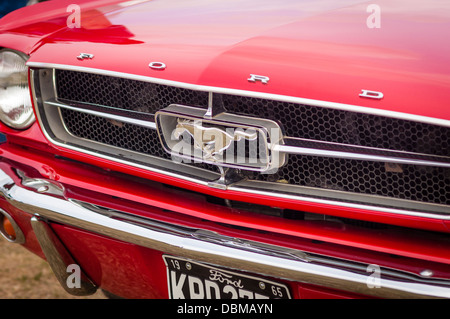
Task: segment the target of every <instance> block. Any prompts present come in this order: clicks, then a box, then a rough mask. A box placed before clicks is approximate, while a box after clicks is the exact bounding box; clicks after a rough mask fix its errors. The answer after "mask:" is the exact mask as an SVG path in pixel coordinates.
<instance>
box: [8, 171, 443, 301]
mask: <svg viewBox="0 0 450 319" xmlns="http://www.w3.org/2000/svg"><path fill="white" fill-rule="evenodd" d="M19 175H20V177H21V179H22V182H21V185H18V184H16V183H15V182H14V180H13V179H12V178H11V177H10V176H9V175H8V173H6V172H5V171H3V170H1V169H0V194H1V195H2V196H3V197H4V198H5V199H6V200H7V201H8V202H9V203H10V204H11V205H13V206H14V207H16V208H18V209H20V210H22V211H24V212H26V213H29V214H30V215H31V216H30V218H31V224H32V226H33V229H34V231H35V233H36V236H37V238H38V240H39V242H40V244H41V247H42V249H43V251H44V253H45V254H46V257H47V260H48V262H49V263H50V265H51V266H52V268H53V270H54V272H55V275H56V276H57V277H58V279H59V280H60V282H61V284H62V286H63V287H64V288H65V289H66V290H67V287H65V279H66V277H65V276H67V272H66V266H67V265H68V264H70V263H73V261H72V260H71V259H70V253H69V252H67V251H65V249H64V248H63V245H60V243H59V240H58V238H57V237H56V236H55V234H54V233H53V232H52V230H51V227H49V226H48V224H47V222H49V221H54V222H58V223H62V224H65V225H70V226H73V227H76V228H80V229H84V230H86V231H89V232H93V233H97V234H100V235H104V236H107V237H110V238H114V239H117V240H121V241H124V242H127V243H132V244H136V245H139V246H143V247H148V248H151V249H155V250H158V251H161V252H164V253H167V254H173V255H176V256H180V257H185V258H190V259H193V260H196V261H199V262H204V263H210V264H214V265H218V266H221V267H228V268H234V269H238V270H240V271H248V272H252V273H257V274H261V275H267V276H272V277H276V278H281V279H286V280H290V281H294V282H303V283H309V284H314V285H319V286H324V287H328V288H334V289H339V290H343V291H348V292H353V293H358V294H364V295H368V296H374V297H382V298H435V297H437V298H450V282H449V281H447V280H439V279H433V278H424V277H420V276H417V275H414V274H410V273H405V272H402V271H398V270H392V269H381V277H380V278H379V280H378V281H376V282H375V283H376V285H374V282H373V281H371V280H372V279H373V277H372V276H371V275H372V273H371V272H368V266H369V265H367V264H362V263H356V262H349V261H344V260H339V259H334V258H330V257H327V256H320V255H315V254H310V253H306V252H303V251H298V250H293V249H289V248H285V247H280V246H274V245H268V244H264V243H259V242H255V241H249V240H245V239H238V238H232V237H228V236H223V235H220V234H218V233H215V232H211V231H206V230H201V229H195V228H188V227H183V226H179V225H172V224H167V223H163V222H160V221H156V220H151V219H147V218H142V217H138V216H135V215H131V214H127V213H125V212H119V211H115V210H111V209H108V208H105V207H99V206H96V205H93V204H90V203H86V202H80V201H76V200H73V199H68V198H66V197H65V196H64V188H63V186H62V185H59V184H57V183H55V182H53V181H49V180H45V179H30V178H27V177H26V176H24V175H23V174H19ZM24 186H26V188H25V187H24ZM61 269H63V270H64V271H61ZM83 282H84V286H83V289H81V290H73V289H72V290H68V291H69V292H71V293H74V294H78V295H80V294H90V293H92V292H94V291H95V286H94V285H93V284H92V283H91V282H90V281H89V279H86V280H84V281H83Z"/></svg>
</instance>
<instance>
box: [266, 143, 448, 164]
mask: <svg viewBox="0 0 450 319" xmlns="http://www.w3.org/2000/svg"><path fill="white" fill-rule="evenodd" d="M295 140H296V138H291V137H286V138H285V140H284V142H285V143H286V144H285V145H281V144H276V145H273V146H271V150H273V151H276V152H280V153H287V154H297V155H310V156H321V157H333V158H343V159H353V160H363V161H374V162H386V163H398V164H408V165H425V166H437V167H450V159H448V158H444V157H437V156H431V155H421V154H416V153H407V152H397V151H393V150H377V149H370V150H369V148H365V147H358V146H353V145H345V144H341V145H338V144H334V146H333V147H330V146H331V145H332V143H326V142H321V141H312V140H311V141H309V142H310V143H314V144H316V146H319V145H320V146H321V147H323V146H329V147H328V148H329V149H325V148H322V149H321V148H310V147H300V146H295V145H289V142H290V141H295ZM339 147H340V148H345V147H347V148H349V149H352V151H349V152H346V151H340V150H338V148H339ZM370 151H371V152H373V153H382V152H384V153H386V154H392V156H389V155H375V154H370ZM405 155H409V156H411V158H408V157H402V156H405ZM414 157H415V158H414ZM420 157H422V158H430V160H426V159H420ZM431 158H433V159H435V160H431ZM438 158H439V159H443V160H444V159H446V160H447V162H445V161H439V160H437V159H438Z"/></svg>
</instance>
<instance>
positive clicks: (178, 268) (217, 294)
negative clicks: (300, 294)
mask: <svg viewBox="0 0 450 319" xmlns="http://www.w3.org/2000/svg"><path fill="white" fill-rule="evenodd" d="M163 259H164V262H165V264H166V267H167V283H168V288H169V296H170V298H171V299H290V298H291V295H290V293H289V289H288V287H287V286H286V285H284V284H282V283H278V282H274V281H271V280H267V279H264V278H258V277H254V276H248V275H244V274H240V273H236V272H232V271H229V270H224V269H219V268H216V267H211V266H208V265H205V264H201V263H198V262H194V261H191V260H188V259H184V258H179V257H173V256H168V255H164V256H163Z"/></svg>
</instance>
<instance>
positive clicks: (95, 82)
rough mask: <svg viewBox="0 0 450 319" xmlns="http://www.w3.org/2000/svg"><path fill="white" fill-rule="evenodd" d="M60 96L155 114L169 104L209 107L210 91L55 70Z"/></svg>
mask: <svg viewBox="0 0 450 319" xmlns="http://www.w3.org/2000/svg"><path fill="white" fill-rule="evenodd" d="M56 86H57V90H58V97H60V98H63V99H67V100H71V101H77V102H83V103H92V104H98V105H104V106H110V107H115V108H119V109H125V110H131V111H137V112H145V113H152V114H154V113H155V112H156V111H158V110H160V109H162V108H164V107H167V106H169V105H170V104H183V105H192V106H199V107H202V106H205V107H206V106H207V105H208V93H207V92H200V91H193V90H187V89H181V88H176V87H171V86H166V85H160V84H153V83H148V82H141V81H136V80H127V79H122V78H116V77H111V76H104V75H97V74H90V73H83V72H75V71H65V70H64V71H63V70H56Z"/></svg>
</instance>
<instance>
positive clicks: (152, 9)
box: [16, 0, 450, 120]
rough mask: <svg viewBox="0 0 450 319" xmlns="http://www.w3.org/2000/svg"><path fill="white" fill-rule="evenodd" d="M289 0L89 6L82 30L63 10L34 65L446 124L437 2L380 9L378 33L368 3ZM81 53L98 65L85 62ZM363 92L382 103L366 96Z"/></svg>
mask: <svg viewBox="0 0 450 319" xmlns="http://www.w3.org/2000/svg"><path fill="white" fill-rule="evenodd" d="M285 2H286V3H287V6H281V5H280V4H279V3H278V2H277V3H276V4H274V3H273V1H260V2H258V8H256V9H255V8H253V7H251V2H248V1H239V2H236V1H229V2H227V3H226V4H225V5H224V4H223V3H222V2H220V1H198V2H195V4H192V3H190V2H186V1H175V0H174V1H169V2H166V1H148V2H142V3H138V4H136V5H132V6H129V7H123V8H120V7H119V5H115V6H106V7H104V8H100V9H96V10H95V11H92V10H90V9H89V8H86V10H85V11H82V12H83V14H84V15H85V18H83V15H82V27H81V28H79V29H76V28H74V29H70V28H65V27H64V25H65V23H66V19H64V18H63V17H66V16H67V14H66V13H64V12H63V13H61V15H62V17H60V18H53V20H51V21H52V22H53V23H55V24H57V25H58V26H59V27H61V29H59V30H56V31H55V30H54V29H58V28H56V27H53V28H54V29H52V27H51V28H49V30H52V31H54V32H52V33H51V34H49V35H48V36H47V37H42V38H41V39H40V41H39V50H34V52H33V54H32V55H31V59H30V61H33V62H49V63H55V64H62V65H73V66H79V67H88V68H93V69H100V70H110V71H116V72H123V73H131V74H136V75H143V76H148V77H158V78H162V79H167V80H172V81H178V82H183V83H189V84H195V85H206V86H212V87H221V88H233V89H240V90H250V91H258V92H266V93H272V94H281V95H286V96H294V97H301V98H307V99H314V100H322V101H330V102H337V103H343V104H349V105H357V106H362V107H364V108H374V109H379V110H387V111H394V112H400V113H409V114H415V115H421V116H426V117H431V118H437V119H444V120H450V114H449V111H448V107H447V105H446V103H445V102H444V101H447V100H449V97H450V93H449V92H450V90H449V88H450V79H449V78H448V76H447V74H448V73H449V71H450V70H449V68H450V67H449V65H450V64H449V63H448V56H449V53H450V46H449V45H448V44H447V43H446V42H445V41H442V39H446V38H448V37H449V32H450V31H449V30H450V25H449V22H448V21H450V19H449V17H448V16H446V13H445V12H449V11H448V10H445V6H446V5H445V4H443V3H442V2H441V1H430V2H427V4H426V5H425V4H421V3H420V2H419V1H414V3H412V2H410V3H408V5H407V6H406V5H399V4H392V3H391V2H389V1H382V2H380V3H378V5H379V6H380V7H382V8H383V12H382V23H383V24H382V27H381V28H379V29H371V28H369V27H368V26H367V25H366V20H367V19H368V17H369V15H370V14H369V13H368V12H367V11H366V9H367V6H368V3H367V2H366V1H344V2H342V1H340V2H339V4H338V5H336V4H332V3H330V2H326V3H324V2H318V1H307V2H305V1H302V2H298V1H285ZM55 5H56V4H55ZM443 6H444V9H442V7H443ZM60 8H62V9H64V8H65V7H64V6H62V7H60ZM118 8H120V9H118ZM279 8H283V9H279ZM250 9H251V14H249V10H250ZM54 11H55V12H56V11H57V9H56V8H55V9H54ZM406 13H407V14H406ZM436 16H437V18H435V17H436ZM38 17H41V16H40V15H38ZM431 17H433V18H431ZM36 23H37V25H36V28H38V27H39V26H40V24H45V23H47V22H45V21H43V20H40V22H36ZM21 30H22V29H20V28H16V31H17V32H18V33H19V34H20V33H22V34H23V33H26V30H27V28H25V29H23V30H22V31H21ZM44 30H45V28H44ZM411 35H414V36H411ZM81 51H82V52H85V51H86V52H91V53H92V54H94V55H95V56H96V58H95V59H92V60H89V61H79V60H77V59H76V56H77V55H78V54H79V52H81ZM111 52H114V54H111ZM180 56H182V57H183V58H182V59H180ZM249 57H250V58H249ZM152 61H163V62H164V63H166V65H167V66H168V67H167V69H166V70H165V71H164V72H157V73H155V71H154V70H150V69H149V68H148V67H147V66H148V64H149V63H150V62H152ZM230 66H232V67H230ZM250 73H253V74H261V75H266V76H269V77H270V82H269V84H268V85H267V86H264V85H260V84H259V83H256V84H255V83H249V82H248V81H247V78H248V76H249V74H250ZM219 74H220V76H218V75H219ZM361 89H369V90H374V91H380V92H383V93H384V96H385V97H384V98H383V99H382V100H380V101H377V100H370V99H365V98H361V97H359V93H360V92H361ZM430 105H431V106H432V107H430ZM368 111H370V110H368Z"/></svg>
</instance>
